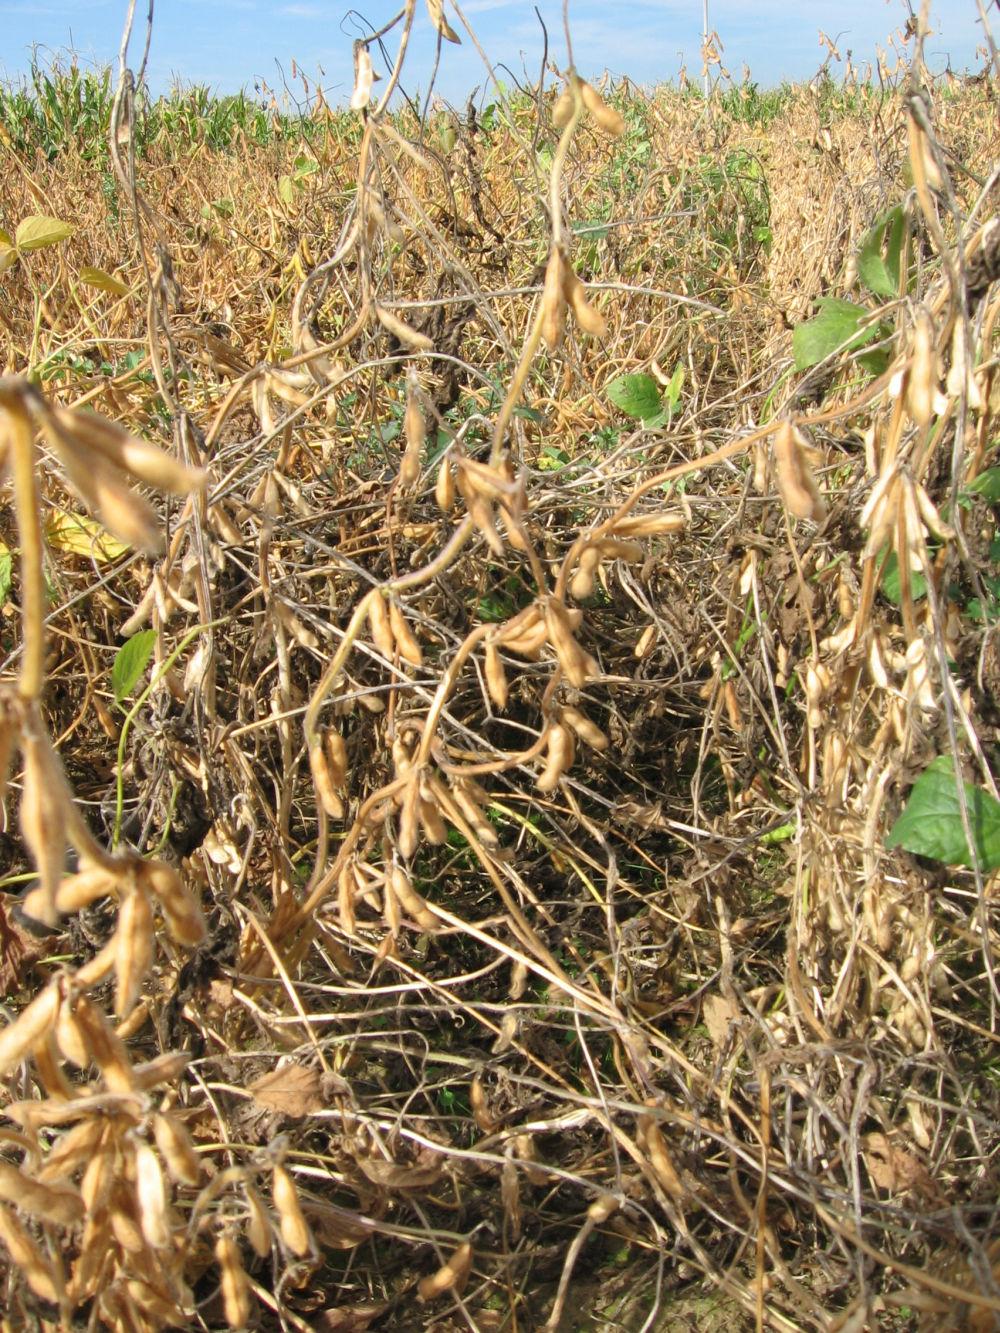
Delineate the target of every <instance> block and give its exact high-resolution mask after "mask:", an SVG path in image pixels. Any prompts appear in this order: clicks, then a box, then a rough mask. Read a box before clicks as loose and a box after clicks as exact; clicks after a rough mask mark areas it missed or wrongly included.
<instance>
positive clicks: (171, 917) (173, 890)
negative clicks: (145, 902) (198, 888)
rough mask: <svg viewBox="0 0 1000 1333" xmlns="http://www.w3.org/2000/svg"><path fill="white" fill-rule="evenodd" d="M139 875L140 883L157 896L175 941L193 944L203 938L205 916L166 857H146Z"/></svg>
mask: <svg viewBox="0 0 1000 1333" xmlns="http://www.w3.org/2000/svg"><path fill="white" fill-rule="evenodd" d="M139 875H140V877H141V882H142V884H143V885H144V886H145V887H146V888H147V889H148V890H149V891H150V893H152V894H154V895H155V897H156V898H157V899H158V900H159V903H160V907H161V908H162V909H163V916H164V919H165V920H166V923H167V928H168V929H169V931H170V933H171V935H172V936H173V937H174V939H175V940H176V941H177V943H178V944H186V945H187V946H188V947H189V948H192V949H193V948H196V947H197V946H198V945H199V944H200V943H201V942H202V940H203V939H204V938H205V918H204V917H203V916H202V912H201V908H200V907H199V906H198V903H197V902H196V900H195V898H194V897H193V895H192V894H191V893H189V892H188V890H187V889H186V888H185V887H184V883H183V881H182V880H181V877H180V875H178V873H177V871H176V870H175V869H174V868H173V866H169V865H167V863H166V861H145V862H143V864H142V865H141V866H140V867H139Z"/></svg>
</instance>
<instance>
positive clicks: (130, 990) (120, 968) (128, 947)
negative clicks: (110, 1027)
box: [115, 887, 153, 1019]
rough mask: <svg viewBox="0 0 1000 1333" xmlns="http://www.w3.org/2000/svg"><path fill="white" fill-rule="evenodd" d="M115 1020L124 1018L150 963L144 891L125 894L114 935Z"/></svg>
mask: <svg viewBox="0 0 1000 1333" xmlns="http://www.w3.org/2000/svg"><path fill="white" fill-rule="evenodd" d="M115 941H116V956H115V1017H116V1018H118V1019H123V1018H125V1017H126V1016H127V1015H128V1014H129V1013H131V1011H132V1007H133V1005H134V1004H135V1002H136V1000H137V999H138V998H139V991H140V990H141V988H142V983H143V982H144V981H145V979H146V976H147V974H148V972H149V969H150V967H151V966H152V963H153V909H152V907H151V906H150V902H149V898H148V897H147V896H146V892H145V890H144V889H140V888H138V887H136V888H133V889H132V891H131V892H129V893H126V895H125V897H124V899H123V901H122V904H121V907H120V908H119V912H118V929H117V931H116V932H115Z"/></svg>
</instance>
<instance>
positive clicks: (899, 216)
mask: <svg viewBox="0 0 1000 1333" xmlns="http://www.w3.org/2000/svg"><path fill="white" fill-rule="evenodd" d="M904 222H905V218H904V215H903V209H902V207H901V206H900V205H899V204H897V205H896V207H895V208H890V209H889V210H888V211H887V212H885V213H883V214H882V215H881V216H880V217H878V218H876V220H875V225H874V226H873V227H872V229H871V231H870V232H869V233H868V235H867V236H866V237H865V239H864V240H863V241H862V243H861V251H860V253H859V254H858V277H859V278H860V279H861V281H862V282H863V283H864V284H865V286H866V287H868V288H870V289H871V290H872V291H873V292H874V293H875V295H876V296H884V297H886V298H887V299H889V298H892V297H894V296H897V295H898V293H899V256H900V253H901V251H902V248H903V226H904ZM887 230H888V235H887V234H886V233H887Z"/></svg>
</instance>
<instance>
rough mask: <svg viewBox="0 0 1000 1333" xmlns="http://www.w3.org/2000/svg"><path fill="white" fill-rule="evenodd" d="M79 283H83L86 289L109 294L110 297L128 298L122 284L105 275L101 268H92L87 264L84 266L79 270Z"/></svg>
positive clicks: (126, 289)
mask: <svg viewBox="0 0 1000 1333" xmlns="http://www.w3.org/2000/svg"><path fill="white" fill-rule="evenodd" d="M80 281H81V282H85V283H86V284H87V286H88V287H96V288H97V289H98V290H99V291H102V292H110V293H111V295H112V296H128V288H127V287H126V285H125V284H124V282H122V281H121V280H120V279H119V278H116V277H114V276H113V275H112V274H110V273H105V271H104V269H103V268H92V267H91V266H90V265H89V264H84V266H83V268H82V269H81V270H80Z"/></svg>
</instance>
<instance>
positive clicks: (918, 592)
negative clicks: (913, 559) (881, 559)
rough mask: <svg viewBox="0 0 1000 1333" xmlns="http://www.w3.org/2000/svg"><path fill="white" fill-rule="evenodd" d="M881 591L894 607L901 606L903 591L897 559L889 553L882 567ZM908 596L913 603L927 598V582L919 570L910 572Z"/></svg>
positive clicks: (893, 552)
mask: <svg viewBox="0 0 1000 1333" xmlns="http://www.w3.org/2000/svg"><path fill="white" fill-rule="evenodd" d="M882 591H883V592H884V593H885V595H886V597H888V599H889V601H890V602H892V603H893V605H894V606H902V604H903V590H902V585H901V583H900V580H899V557H898V556H897V555H896V552H895V551H890V552H889V555H888V557H887V558H886V562H885V564H884V565H883V567H882ZM910 596H911V597H912V598H913V600H914V601H915V602H919V601H920V599H921V598H922V597H926V596H927V580H926V579H925V578H924V576H923V574H921V573H920V572H919V570H916V569H911V570H910Z"/></svg>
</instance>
